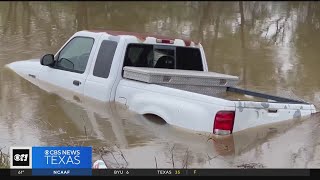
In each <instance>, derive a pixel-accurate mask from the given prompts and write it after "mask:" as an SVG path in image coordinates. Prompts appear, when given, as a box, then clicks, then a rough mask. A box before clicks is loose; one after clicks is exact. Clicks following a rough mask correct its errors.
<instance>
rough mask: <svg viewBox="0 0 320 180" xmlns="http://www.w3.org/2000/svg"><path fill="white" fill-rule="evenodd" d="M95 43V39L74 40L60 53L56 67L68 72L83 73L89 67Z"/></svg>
mask: <svg viewBox="0 0 320 180" xmlns="http://www.w3.org/2000/svg"><path fill="white" fill-rule="evenodd" d="M93 43H94V39H93V38H88V37H75V38H73V39H72V40H71V41H70V42H69V43H68V44H67V45H66V46H65V47H64V48H63V49H62V50H61V51H60V53H59V57H58V60H57V62H56V64H55V67H56V68H58V69H62V70H66V71H72V72H77V73H83V72H84V71H85V69H86V67H87V63H88V59H89V55H90V52H91V49H92V46H93Z"/></svg>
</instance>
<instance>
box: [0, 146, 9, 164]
mask: <svg viewBox="0 0 320 180" xmlns="http://www.w3.org/2000/svg"><path fill="white" fill-rule="evenodd" d="M9 166H10V164H9V155H8V154H5V153H3V152H2V151H1V149H0V168H9Z"/></svg>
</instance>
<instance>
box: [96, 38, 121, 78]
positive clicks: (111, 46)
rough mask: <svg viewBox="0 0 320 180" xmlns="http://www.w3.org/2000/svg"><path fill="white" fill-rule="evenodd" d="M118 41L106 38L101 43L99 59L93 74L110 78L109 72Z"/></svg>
mask: <svg viewBox="0 0 320 180" xmlns="http://www.w3.org/2000/svg"><path fill="white" fill-rule="evenodd" d="M117 45H118V43H117V42H115V41H108V40H104V41H102V43H101V46H100V49H99V52H98V55H97V60H96V63H95V65H94V69H93V75H94V76H97V77H102V78H108V77H109V72H110V68H111V64H112V60H113V57H114V53H115V52H116V49H117Z"/></svg>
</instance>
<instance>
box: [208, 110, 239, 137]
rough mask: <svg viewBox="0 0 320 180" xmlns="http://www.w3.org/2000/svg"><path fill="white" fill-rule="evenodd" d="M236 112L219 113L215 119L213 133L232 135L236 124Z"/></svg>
mask: <svg viewBox="0 0 320 180" xmlns="http://www.w3.org/2000/svg"><path fill="white" fill-rule="evenodd" d="M234 117H235V112H234V111H219V112H217V114H216V117H215V118H214V123H213V133H214V134H218V135H227V134H231V133H232V130H233V124H234Z"/></svg>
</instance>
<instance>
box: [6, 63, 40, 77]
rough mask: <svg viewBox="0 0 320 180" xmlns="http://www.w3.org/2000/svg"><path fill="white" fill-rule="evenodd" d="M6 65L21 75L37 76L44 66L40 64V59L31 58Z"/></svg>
mask: <svg viewBox="0 0 320 180" xmlns="http://www.w3.org/2000/svg"><path fill="white" fill-rule="evenodd" d="M6 67H8V68H9V69H11V70H13V71H14V72H16V73H17V74H19V75H20V76H28V75H35V76H37V75H38V74H39V72H40V70H41V68H42V67H43V66H42V65H41V64H40V59H29V60H23V61H16V62H12V63H10V64H7V65H6Z"/></svg>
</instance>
